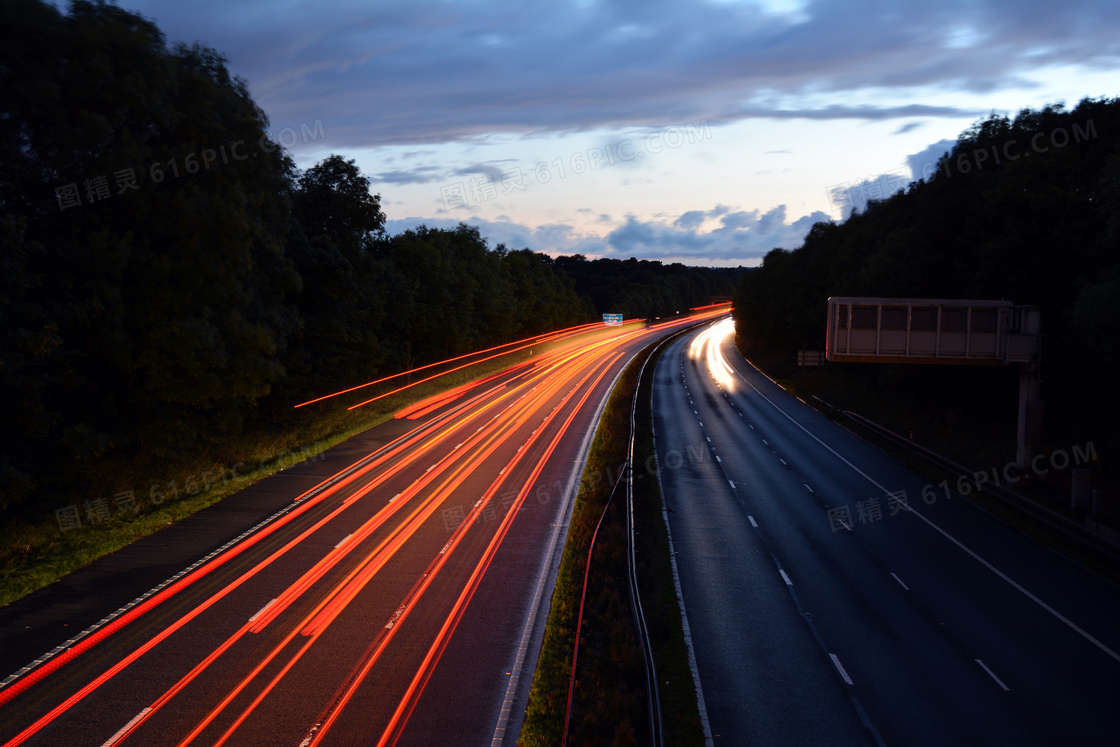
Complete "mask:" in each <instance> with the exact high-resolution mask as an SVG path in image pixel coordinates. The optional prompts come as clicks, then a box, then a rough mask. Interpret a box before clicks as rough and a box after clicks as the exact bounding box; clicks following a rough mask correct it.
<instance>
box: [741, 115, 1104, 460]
mask: <svg viewBox="0 0 1120 747" xmlns="http://www.w3.org/2000/svg"><path fill="white" fill-rule="evenodd" d="M829 296H876V297H897V298H976V299H996V300H998V299H1007V300H1010V301H1013V302H1014V303H1016V304H1020V305H1033V306H1038V307H1040V309H1041V311H1042V322H1043V333H1044V341H1043V342H1044V347H1043V351H1044V352H1043V363H1042V371H1043V377H1044V384H1043V391H1044V399H1045V401H1046V417H1047V420H1048V432H1049V434H1050V435H1049V438H1050V440H1051V443H1053V442H1061V440H1062V439H1066V440H1068V439H1071V438H1072V439H1076V440H1077V441H1078V442H1084V441H1087V440H1091V441H1094V442H1095V444H1096V447H1097V449H1098V451H1100V452H1101V453H1102V455H1107V454H1115V453H1116V447H1118V446H1120V441H1118V439H1117V435H1116V434H1117V428H1116V424H1115V417H1116V413H1118V412H1120V391H1118V390H1117V388H1116V386H1115V377H1116V374H1115V371H1116V368H1117V365H1118V364H1120V100H1115V99H1112V100H1092V99H1086V100H1083V101H1081V102H1080V103H1078V104H1077V105H1076V106H1075V107H1074V108H1072V109H1066V108H1065V106H1064V105H1062V104H1053V105H1049V106H1046V107H1044V108H1042V109H1041V110H1031V109H1024V110H1022V111H1020V112H1019V113H1018V114H1017V115H1016V116H1015V117H1014V118H1010V117H1007V116H1002V115H997V114H992V115H991V116H988V117H986V118H984V119H982V120H980V121H978V122H976V123H975V124H974V125H973V126H972V127H970V128H969V129H967V130H966V131H965V132H963V133H962V134H961V136H960V138H959V139H958V141H957V143H956V145H955V147H954V148H953V149H952V151H950V152H948V153H946V154H945V155H944V156H943V157H942V158H941V159H940V161H939V163H938V164H937V166H936V169H935V170H931V171H930V173H927V174H926V175H925V178H922V179H918V180H917V181H915V182H912V183H911V184H910V185H909V186H908V188H907V189H905V190H903V191H900V192H898V193H896V194H894V195H893V196H891V197H889V198H887V199H884V200H881V201H875V202H871V203H870V204H869V205H868V206H867V208H866V209H865V210H864V211H863V212H858V211H856V212H853V214H852V215H850V217H848V218H847V219H846V220H844V221H843V222H840V223H818V224H816V225H815V226H814V227H813V228H812V230H811V231H810V232H809V234H808V236H807V237H806V239H805V242H804V244H803V245H802V246H801V247H799V248H797V249H795V250H793V251H786V250H782V249H775V250H773V251H771V252H770V253H768V254H767V255H766V257H765V258H764V261H763V263H762V265H761V267H759V268H758V269H755V270H751V271H749V272H747V273H745V274H744V275H743V276H742V277H741V279H740V281H739V285H738V288H737V291H736V296H735V319H736V329H737V332H738V334H739V343H740V347H741V348H742V349H744V350H747V351H748V352H753V353H755V354H763V355H771V356H773V355H780V356H784V357H786V358H787V359H788V358H790V357H791V356H793V355H794V351H796V350H797V349H798V348H800V347H802V346H805V347H807V348H809V349H823V346H824V335H825V326H826V324H825V312H826V305H827V300H828V298H829ZM848 365H849V368H848V369H847V373H848V375H849V376H862V377H869V379H870V380H872V381H874V383H875V386H879V387H883V388H884V390H890V391H893V392H896V393H905V392H911V393H916V394H919V395H920V394H922V393H923V392H928V391H930V390H931V389H935V388H938V387H943V388H945V387H947V388H950V389H951V388H953V387H965V388H971V389H973V391H971V392H969V393H968V395H969V398H970V399H977V397H978V395H979V398H980V399H983V395H985V394H988V393H990V391H995V389H999V390H1000V391H1001V392H1002V390H1007V391H1008V392H1010V394H1011V397H1012V402H1013V398H1014V393H1015V389H1014V387H1015V381H1014V372H1013V371H1012V372H1011V373H1010V379H1009V377H1008V376H998V377H992V376H990V375H988V374H987V373H985V372H964V373H962V372H960V371H956V370H947V369H946V367H941V366H936V367H932V368H933V369H939V370H931V367H923V366H894V367H889V368H890V370H887V369H888V367H883V366H874V365H872V364H848ZM989 388H990V391H989ZM950 394H951V393H950ZM1000 396H1002V394H1000ZM951 400H952V398H950V399H949V400H946V401H951ZM955 401H960V398H959V397H957V398H956V400H955ZM1066 445H1067V446H1068V443H1066ZM1110 466H1111V468H1112V469H1113V470H1115V467H1116V465H1115V462H1114V461H1113V462H1112V463H1111V465H1110Z"/></svg>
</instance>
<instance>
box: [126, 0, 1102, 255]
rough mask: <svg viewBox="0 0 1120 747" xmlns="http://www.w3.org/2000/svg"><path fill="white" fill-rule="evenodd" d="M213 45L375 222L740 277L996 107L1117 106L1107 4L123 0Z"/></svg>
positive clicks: (891, 185)
mask: <svg viewBox="0 0 1120 747" xmlns="http://www.w3.org/2000/svg"><path fill="white" fill-rule="evenodd" d="M118 3H119V4H120V5H121V6H122V7H124V8H126V9H128V10H133V11H137V12H139V13H141V14H142V15H144V16H145V17H147V18H150V19H152V20H154V21H155V22H156V23H157V24H158V25H159V27H160V28H161V29H162V30H163V32H164V33H165V34H166V36H167V38H168V41H169V42H171V43H175V42H185V43H188V44H190V43H194V42H199V43H202V44H204V45H207V46H210V47H213V48H215V49H217V50H218V51H219V52H221V53H222V54H223V55H225V57H226V58H227V59H228V64H229V67H230V69H231V70H232V71H233V72H234V73H235V74H237V75H239V76H241V77H243V78H244V79H246V80H247V81H248V84H249V88H250V90H251V91H252V94H253V97H254V99H255V100H256V101H257V103H258V104H259V105H260V106H261V107H262V108H263V109H264V111H265V112H266V113H267V114H268V116H269V118H270V132H271V133H272V134H273V137H274V138H275V139H277V140H278V142H280V143H281V144H283V145H284V146H285V147H287V148H288V149H289V151H290V152H291V153H292V155H293V157H294V158H295V160H296V163H297V165H299V166H300V167H301V168H308V167H310V166H312V165H314V164H315V163H317V162H318V161H320V160H322V159H323V158H324V157H326V156H327V155H330V154H332V153H338V154H341V155H343V156H345V157H347V158H353V159H354V160H355V162H356V163H357V165H358V166H359V167H360V168H361V170H362V172H363V173H364V174H366V175H367V176H368V177H369V178H370V180H371V189H372V191H374V192H376V193H378V194H380V195H381V204H382V208H383V210H384V211H385V213H386V215H387V217H388V220H387V223H386V228H387V230H388V231H389V232H390V233H398V232H400V231H403V230H406V229H408V228H412V227H415V226H417V225H420V224H426V225H428V226H432V227H454V226H455V225H457V224H458V223H460V222H465V223H468V224H470V225H474V226H478V227H479V228H480V230H481V233H482V235H483V236H486V237H487V238H488V240H489V242H490V245H491V246H495V245H497V244H498V243H504V244H506V245H507V246H508V247H510V248H512V249H520V248H522V247H529V248H530V249H533V250H535V251H543V252H548V253H550V254H573V253H581V254H584V255H586V256H589V257H598V256H606V257H618V258H628V257H638V258H642V259H657V260H661V261H666V262H668V261H680V262H684V263H686V264H689V265H716V266H720V265H722V266H738V265H743V266H752V265H757V264H758V263H759V262H760V261H761V258H762V257H763V256H764V255H765V254H766V253H767V252H768V251H770V250H771V249H773V248H775V247H782V248H786V249H794V248H796V247H798V246H800V244H801V243H802V240H803V238H804V236H805V234H806V232H807V231H808V230H809V229H810V227H811V226H812V225H813V224H814V223H816V222H818V221H829V220H833V221H840V220H843V218H844V217H845V216H846V215H847V214H848V213H849V212H850V208H851V206H852V205H853V204H860V203H862V202H864V201H865V200H866V198H867V197H868V196H877V195H885V194H888V193H890V192H891V191H893V190H895V189H899V188H904V187H905V185H906V184H907V183H908V182H909V181H911V180H912V179H915V178H920V177H921V176H922V175H923V171H922V170H923V168H924V167H926V168H928V165H929V164H932V163H935V162H936V160H937V157H938V156H939V155H940V154H941V153H944V152H945V151H947V150H948V149H949V148H951V147H952V145H953V143H954V142H955V140H956V138H957V136H958V135H959V134H960V133H961V132H962V131H963V130H965V129H966V128H967V127H968V126H969V125H971V124H972V123H974V122H976V121H977V120H978V119H981V118H983V117H986V116H988V115H989V114H990V113H992V112H996V113H999V114H1007V115H1010V116H1014V114H1015V113H1016V112H1018V111H1019V110H1021V109H1023V108H1036V109H1037V108H1040V107H1042V106H1045V105H1047V104H1053V103H1056V102H1064V103H1065V104H1066V105H1067V106H1069V107H1071V108H1072V107H1073V106H1075V105H1076V104H1077V102H1078V101H1080V100H1081V99H1083V98H1085V97H1091V98H1098V97H1108V98H1113V97H1116V96H1118V95H1120V3H1118V2H1115V0H1087V1H1082V0H1062V1H1061V2H1046V1H1044V0H989V1H980V0H977V1H975V2H971V1H965V0H933V1H930V2H927V1H926V0H895V1H893V2H890V1H886V0H708V1H706V2H704V1H699V0H697V1H693V2H669V1H665V2H661V1H657V0H646V1H643V2H637V1H629V0H618V1H613V2H612V1H597V0H543V1H540V2H535V1H527V2H496V1H493V0H399V1H398V0H386V1H384V2H381V1H377V0H375V1H373V2H371V1H369V0H366V1H364V2H363V1H351V0H320V1H318V2H306V1H294V0H267V1H265V0H192V1H191V2H182V0H118Z"/></svg>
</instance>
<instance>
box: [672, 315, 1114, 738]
mask: <svg viewBox="0 0 1120 747" xmlns="http://www.w3.org/2000/svg"><path fill="white" fill-rule="evenodd" d="M732 332H733V327H732V326H731V322H730V320H728V321H726V322H722V323H719V324H715V325H710V326H708V327H706V328H705V329H704V330H701V331H698V332H694V333H691V334H688V335H684V336H682V337H681V338H680V339H678V340H676V341H674V342H673V343H671V345H670V347H669V348H668V349H667V350H666V352H665V353H664V354H663V355H662V357H661V360H660V362H659V364H658V366H657V369H656V373H655V381H654V392H653V406H654V418H655V419H654V424H655V433H656V446H657V453H658V457H659V465H660V469H661V480H662V485H663V489H664V494H665V504H666V507H667V511H668V514H667V515H668V517H669V526H670V531H671V536H672V541H673V543H674V549H675V551H676V563H677V566H678V569H679V576H680V585H681V589H682V593H683V601H684V606H685V609H686V611H687V616H688V621H689V624H690V626H691V635H692V642H693V646H694V650H695V658H696V664H697V670H698V674H699V682H700V687H701V689H702V692H703V696H702V697H703V699H704V701H705V703H706V708H707V715H708V720H709V723H710V727H711V740H712V741H713V742H714V743H715V744H736V745H738V744H876V743H878V744H899V745H901V744H905V745H916V744H929V745H944V744H1016V745H1027V744H1039V745H1043V744H1050V745H1053V744H1070V745H1073V744H1078V745H1081V744H1111V743H1115V740H1116V739H1117V734H1120V709H1118V708H1117V707H1116V697H1117V693H1120V655H1118V654H1117V652H1120V590H1118V589H1117V588H1116V587H1115V586H1114V585H1113V584H1111V583H1108V582H1106V581H1103V580H1102V579H1100V578H1099V577H1097V576H1096V575H1093V574H1091V573H1089V572H1087V571H1086V570H1084V569H1083V568H1081V567H1080V566H1077V565H1075V564H1073V563H1072V562H1070V561H1068V560H1066V559H1065V558H1063V557H1060V556H1058V555H1056V554H1055V553H1052V552H1051V551H1049V550H1046V549H1045V548H1043V547H1041V546H1039V545H1037V544H1036V543H1034V542H1033V541H1031V540H1030V539H1027V538H1025V537H1024V536H1021V535H1020V534H1018V533H1017V532H1015V531H1013V530H1012V529H1009V528H1008V527H1007V526H1005V525H1004V524H1002V523H1000V522H998V521H996V520H995V519H993V518H991V517H990V516H989V515H987V514H986V513H984V512H982V511H981V510H979V509H977V508H975V507H974V506H972V505H970V504H968V503H967V502H965V501H964V500H963V499H962V498H961V497H960V496H959V495H954V494H952V493H949V494H946V493H945V492H944V491H943V490H942V488H941V486H933V488H934V489H932V490H928V489H927V490H925V492H924V493H923V489H925V488H927V487H929V486H928V485H927V481H926V480H924V479H923V478H921V477H920V476H919V475H917V474H915V473H913V472H911V471H910V470H908V469H905V468H904V467H902V466H901V465H899V464H898V463H897V462H895V461H894V460H892V459H890V458H888V457H886V456H885V455H883V454H882V453H881V452H879V451H878V450H876V449H875V448H873V447H871V446H869V445H868V444H866V443H865V442H863V441H861V440H859V439H857V438H856V437H855V436H853V435H852V434H851V433H849V432H848V431H846V430H844V429H843V428H841V427H839V426H837V425H836V424H834V423H832V422H830V421H828V420H827V419H826V418H824V417H822V416H820V415H819V414H817V413H816V412H814V411H813V410H812V409H811V408H809V407H807V406H805V405H804V404H803V403H801V402H800V401H798V400H797V399H796V398H794V397H792V396H790V395H789V394H788V393H786V392H784V391H783V390H782V389H781V388H780V387H778V386H777V385H775V384H773V383H772V382H771V381H769V380H768V379H767V378H766V377H764V376H762V375H761V374H760V373H758V371H756V370H755V369H754V368H753V367H752V366H751V365H750V364H749V363H747V362H746V361H745V360H744V359H743V358H742V357H741V356H740V355H739V353H738V351H737V350H736V349H735V347H734V344H733V334H732ZM923 495H924V498H923ZM931 499H932V500H931ZM845 512H846V513H845Z"/></svg>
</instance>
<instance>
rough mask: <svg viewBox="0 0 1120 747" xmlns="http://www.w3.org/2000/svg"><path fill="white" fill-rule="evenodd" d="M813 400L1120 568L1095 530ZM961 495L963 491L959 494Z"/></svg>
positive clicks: (1118, 551) (1119, 557) (1119, 551)
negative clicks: (967, 481) (965, 480)
mask: <svg viewBox="0 0 1120 747" xmlns="http://www.w3.org/2000/svg"><path fill="white" fill-rule="evenodd" d="M813 399H815V400H817V401H818V402H820V403H821V404H823V405H824V406H825V407H827V408H829V409H831V410H832V411H834V412H836V413H839V414H841V415H843V416H844V417H846V418H848V419H849V420H852V421H853V422H855V423H858V424H859V425H861V426H863V427H864V428H867V429H868V430H870V431H871V432H873V433H875V434H876V435H878V436H880V437H882V438H885V439H886V440H888V441H890V442H892V443H894V444H895V445H897V446H900V447H902V448H903V449H905V450H907V451H910V452H911V453H913V454H916V455H918V456H920V457H922V458H923V459H925V460H927V461H929V462H930V463H932V464H934V465H935V466H937V467H940V468H941V469H943V470H945V471H947V472H949V473H950V474H952V475H953V476H954V477H956V478H957V479H958V480H960V479H961V478H965V479H970V480H971V483H970V484H971V485H973V487H974V488H975V489H976V491H977V492H980V493H983V494H984V495H986V496H988V497H990V498H993V499H995V500H996V501H997V502H998V503H999V504H1000V505H1001V506H1004V507H1005V508H1008V509H1011V510H1012V511H1014V512H1015V513H1017V514H1019V515H1020V516H1023V517H1025V518H1027V519H1029V520H1030V521H1033V522H1035V523H1036V524H1038V525H1040V526H1042V527H1044V528H1045V529H1047V530H1048V531H1050V532H1051V533H1052V534H1054V535H1056V536H1058V537H1060V538H1061V539H1063V540H1064V541H1066V542H1068V543H1070V544H1072V545H1074V546H1075V547H1077V548H1078V549H1079V550H1081V551H1082V552H1084V553H1086V554H1087V555H1090V556H1092V557H1093V558H1095V559H1096V560H1098V561H1101V562H1103V563H1107V564H1108V565H1110V566H1112V567H1113V568H1120V546H1118V545H1116V544H1114V543H1112V542H1109V541H1108V540H1106V539H1104V538H1103V537H1101V536H1099V535H1097V534H1096V533H1094V532H1093V531H1092V530H1090V529H1087V528H1086V527H1084V526H1082V525H1081V524H1080V523H1079V522H1077V521H1076V520H1074V519H1071V518H1069V517H1068V516H1063V515H1062V514H1061V513H1059V512H1057V511H1055V510H1053V509H1052V508H1049V507H1048V506H1044V505H1042V504H1040V503H1038V502H1036V501H1034V500H1033V499H1031V498H1029V497H1028V496H1025V495H1023V494H1022V493H1018V492H1016V491H1014V490H1010V489H1008V488H1007V487H1005V486H1003V485H996V484H994V483H992V482H990V481H980V480H978V479H977V477H976V476H977V475H978V474H980V473H979V471H978V470H971V469H969V468H967V467H965V466H964V465H961V464H958V463H957V462H954V461H953V460H952V459H949V458H948V457H946V456H943V455H941V454H938V453H937V452H935V451H933V450H932V449H928V448H926V447H924V446H922V445H920V444H916V443H914V442H913V441H911V440H910V439H909V438H907V437H905V436H903V435H901V434H898V433H895V432H894V431H892V430H890V429H889V428H886V427H884V426H882V425H879V424H878V423H876V422H875V421H873V420H869V419H867V418H865V417H863V416H862V415H860V414H858V413H854V412H851V411H849V410H841V409H840V408H838V407H835V406H834V405H831V404H829V403H828V402H826V401H824V400H823V399H821V398H820V397H817V396H816V395H814V396H813ZM958 493H959V491H958Z"/></svg>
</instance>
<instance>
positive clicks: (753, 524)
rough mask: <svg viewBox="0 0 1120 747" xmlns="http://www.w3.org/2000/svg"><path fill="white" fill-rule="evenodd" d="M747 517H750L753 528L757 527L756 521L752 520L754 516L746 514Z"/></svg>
mask: <svg viewBox="0 0 1120 747" xmlns="http://www.w3.org/2000/svg"><path fill="white" fill-rule="evenodd" d="M747 518H748V519H750V521H751V526H752V527H754V528H755V529H758V522H757V521H755V520H754V517H753V516H751V515H750V514H747Z"/></svg>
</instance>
